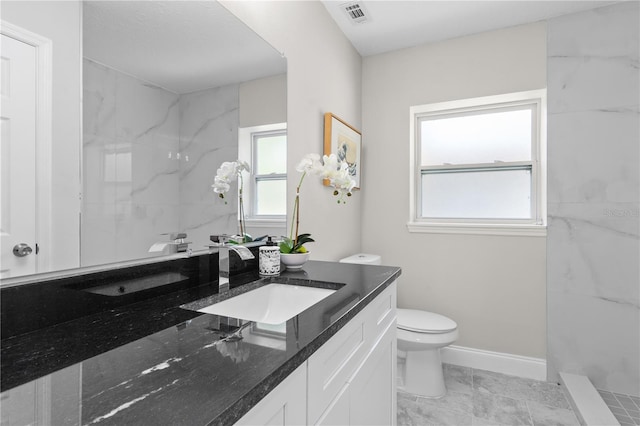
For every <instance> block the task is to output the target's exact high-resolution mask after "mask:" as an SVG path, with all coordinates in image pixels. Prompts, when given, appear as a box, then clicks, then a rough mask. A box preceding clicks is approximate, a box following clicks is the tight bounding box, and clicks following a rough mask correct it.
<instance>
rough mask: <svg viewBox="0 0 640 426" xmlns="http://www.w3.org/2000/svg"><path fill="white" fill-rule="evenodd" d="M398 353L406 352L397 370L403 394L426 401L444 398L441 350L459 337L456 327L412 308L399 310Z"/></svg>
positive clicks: (441, 316)
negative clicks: (421, 397) (400, 368)
mask: <svg viewBox="0 0 640 426" xmlns="http://www.w3.org/2000/svg"><path fill="white" fill-rule="evenodd" d="M397 332H398V337H397V338H398V351H402V352H406V360H405V363H404V368H403V369H402V371H400V375H401V379H402V382H403V384H404V386H401V388H402V390H404V391H405V392H408V393H411V394H415V395H421V396H424V397H427V398H438V397H441V396H443V395H444V394H445V393H446V392H447V390H446V388H445V384H444V374H443V371H442V360H441V358H440V348H443V347H445V346H448V345H450V344H452V343H453V342H455V341H456V339H457V338H458V325H457V324H456V323H455V321H453V320H452V319H450V318H447V317H445V316H444V315H439V314H435V313H432V312H426V311H419V310H415V309H398V319H397Z"/></svg>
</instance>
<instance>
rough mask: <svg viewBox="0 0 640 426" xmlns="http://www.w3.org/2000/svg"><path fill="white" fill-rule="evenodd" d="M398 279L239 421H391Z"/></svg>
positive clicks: (323, 422)
mask: <svg viewBox="0 0 640 426" xmlns="http://www.w3.org/2000/svg"><path fill="white" fill-rule="evenodd" d="M395 385H396V283H395V282H394V283H392V284H391V285H389V286H388V287H387V288H386V289H385V290H384V291H383V292H382V293H381V294H380V295H378V296H377V297H376V298H375V300H373V301H372V302H371V303H369V304H368V305H367V306H366V307H365V308H364V309H363V310H362V311H360V312H359V313H358V314H357V315H356V316H355V317H354V318H352V319H351V321H349V323H347V324H346V325H345V326H344V327H343V328H341V329H340V330H339V331H338V332H337V333H336V334H335V335H334V336H333V337H331V339H329V340H328V341H327V342H326V343H325V344H324V345H322V347H320V348H319V349H318V350H317V351H316V352H315V353H314V354H313V355H311V357H309V359H308V360H307V361H306V362H304V363H303V364H302V365H301V366H300V367H298V368H297V369H296V370H295V371H294V372H293V373H292V374H291V375H289V377H287V378H286V379H285V380H284V381H283V382H282V383H281V384H280V385H278V386H277V387H276V388H275V389H274V390H273V391H272V392H271V393H269V395H267V396H266V397H265V398H264V399H263V400H262V401H260V402H259V403H258V404H257V405H256V406H255V407H253V408H252V409H251V411H249V412H248V413H247V414H246V415H245V416H244V417H242V418H241V419H240V421H239V422H238V423H237V424H238V425H267V424H268V425H300V424H310V425H350V424H353V425H365V424H366V425H395V424H396V392H395V390H396V386H395Z"/></svg>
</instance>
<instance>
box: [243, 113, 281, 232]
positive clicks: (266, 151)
mask: <svg viewBox="0 0 640 426" xmlns="http://www.w3.org/2000/svg"><path fill="white" fill-rule="evenodd" d="M239 134H240V148H241V149H240V151H241V153H243V154H244V155H246V156H248V157H250V159H251V160H250V164H251V176H250V179H249V181H248V182H246V184H245V193H246V194H245V197H244V200H245V211H246V212H247V214H248V219H249V220H252V219H253V220H272V221H278V222H280V221H284V220H285V217H286V214H287V130H286V124H284V123H281V124H273V125H266V126H256V127H251V128H243V129H240V133H239ZM243 147H244V149H243ZM240 159H242V160H244V159H245V158H243V155H242V154H241V158H240Z"/></svg>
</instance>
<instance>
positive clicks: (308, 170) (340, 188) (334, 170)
mask: <svg viewBox="0 0 640 426" xmlns="http://www.w3.org/2000/svg"><path fill="white" fill-rule="evenodd" d="M296 170H297V171H298V172H300V173H302V176H301V177H300V181H299V182H298V186H297V187H296V198H295V201H294V204H293V214H292V217H291V227H290V230H289V236H288V237H286V238H284V240H283V241H282V242H281V243H280V259H281V260H282V263H284V264H285V265H287V267H288V268H289V269H296V268H300V267H302V265H303V264H304V263H305V262H306V261H307V260H308V259H309V252H308V250H307V249H306V247H305V246H304V245H305V244H306V243H311V242H313V241H314V240H313V238H311V234H308V233H303V234H300V233H299V229H300V188H301V187H302V182H304V178H305V177H306V176H307V174H310V175H315V176H318V177H319V178H320V179H322V180H328V181H329V184H330V185H331V186H333V188H334V191H333V195H334V196H337V197H338V199H337V201H338V204H340V203H342V204H344V203H346V200H345V196H346V197H350V196H351V190H352V189H353V187H354V186H355V184H356V182H355V181H354V180H353V179H352V178H351V175H350V174H349V170H348V166H347V164H346V163H345V162H340V161H338V158H337V157H336V155H335V154H331V155H328V156H327V155H325V156H323V157H322V159H320V156H319V155H318V154H307V155H305V156H304V158H303V159H302V161H300V163H299V164H298V166H297V167H296ZM294 225H295V228H294Z"/></svg>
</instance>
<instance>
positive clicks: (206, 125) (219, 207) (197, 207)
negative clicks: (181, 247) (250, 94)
mask: <svg viewBox="0 0 640 426" xmlns="http://www.w3.org/2000/svg"><path fill="white" fill-rule="evenodd" d="M238 109H239V86H238V85H237V84H234V85H228V86H223V87H218V88H213V89H208V90H201V91H198V92H194V93H188V94H184V95H181V96H180V103H179V110H180V152H181V153H182V158H181V168H180V206H179V216H180V229H181V230H184V231H185V232H186V233H187V235H189V241H191V242H192V243H193V248H194V250H200V249H203V248H204V247H205V246H206V245H208V243H209V235H211V234H214V233H227V234H236V233H238V229H237V225H236V224H237V220H236V218H237V211H238V208H237V203H238V202H237V194H236V193H235V191H233V190H232V191H229V193H228V194H227V195H226V196H225V199H226V200H227V204H225V203H224V201H222V200H221V199H220V198H218V197H216V194H215V193H214V192H213V190H212V189H211V184H212V183H213V178H214V176H215V174H216V170H217V169H218V167H220V164H221V163H222V162H223V161H234V160H236V159H237V158H238V125H239V112H238ZM245 178H248V174H247V173H245Z"/></svg>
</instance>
